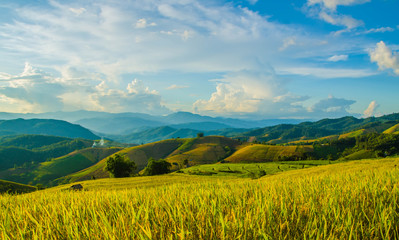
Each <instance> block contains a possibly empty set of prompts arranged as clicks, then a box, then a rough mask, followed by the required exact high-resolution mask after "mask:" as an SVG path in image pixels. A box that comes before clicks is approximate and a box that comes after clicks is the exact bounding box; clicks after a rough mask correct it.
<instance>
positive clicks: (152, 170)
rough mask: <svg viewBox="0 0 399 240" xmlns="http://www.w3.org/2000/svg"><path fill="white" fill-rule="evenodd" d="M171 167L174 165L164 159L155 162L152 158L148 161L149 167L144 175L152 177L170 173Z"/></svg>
mask: <svg viewBox="0 0 399 240" xmlns="http://www.w3.org/2000/svg"><path fill="white" fill-rule="evenodd" d="M171 167H172V164H170V162H168V161H166V160H164V159H159V160H155V159H154V158H150V159H148V164H147V167H146V168H145V169H144V175H146V176H152V175H160V174H165V173H169V172H170V168H171Z"/></svg>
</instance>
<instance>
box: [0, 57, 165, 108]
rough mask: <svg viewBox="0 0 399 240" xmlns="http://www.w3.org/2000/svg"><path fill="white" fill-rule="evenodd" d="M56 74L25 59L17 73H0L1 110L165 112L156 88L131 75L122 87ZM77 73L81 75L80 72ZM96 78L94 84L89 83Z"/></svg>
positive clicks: (98, 80) (71, 72)
mask: <svg viewBox="0 0 399 240" xmlns="http://www.w3.org/2000/svg"><path fill="white" fill-rule="evenodd" d="M64 72H65V73H66V74H65V76H63V77H59V78H56V77H54V76H52V75H50V74H48V73H45V72H43V71H39V70H37V69H35V68H33V67H32V66H31V65H30V64H29V63H26V64H25V69H24V71H23V72H22V73H21V74H18V75H15V76H12V75H9V74H1V75H0V84H1V85H0V103H1V106H2V109H3V111H9V112H25V113H26V112H31V113H38V112H49V111H60V110H64V111H73V110H79V109H85V110H93V111H108V112H140V113H154V112H158V113H159V114H166V113H169V112H170V110H169V109H167V108H166V107H165V106H164V104H163V103H162V98H161V96H160V95H159V94H158V92H157V91H154V90H150V89H149V88H148V87H145V85H144V83H143V82H142V81H140V80H137V79H134V80H133V81H132V82H130V83H129V84H128V85H127V87H126V89H124V90H119V89H114V88H111V87H109V86H107V84H106V83H105V82H104V81H102V80H101V79H99V78H97V79H84V78H73V77H74V74H73V71H68V70H65V71H64ZM80 76H81V75H80ZM93 82H97V83H98V84H97V85H94V86H93V85H92V83H93Z"/></svg>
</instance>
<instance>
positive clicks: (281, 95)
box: [0, 0, 399, 119]
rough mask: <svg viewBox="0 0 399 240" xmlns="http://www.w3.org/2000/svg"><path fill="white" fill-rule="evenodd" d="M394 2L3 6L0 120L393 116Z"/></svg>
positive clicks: (398, 26)
mask: <svg viewBox="0 0 399 240" xmlns="http://www.w3.org/2000/svg"><path fill="white" fill-rule="evenodd" d="M398 10H399V0H295V1H287V0H281V1H271V0H241V1H238V0H237V1H223V0H212V1H210V0H146V1H138V0H137V1H135V0H107V1H105V0H84V1H83V0H81V1H77V0H70V1H60V0H58V1H57V0H37V1H28V0H0V112H19V113H41V112H54V111H76V110H89V111H105V112H115V113H117V112H139V113H148V114H153V115H165V114H170V113H173V112H176V111H187V112H193V113H196V114H201V115H208V116H222V117H236V118H251V119H272V118H273V119H277V118H283V119H284V118H298V119H320V118H327V117H328V118H336V117H342V116H347V115H353V116H357V117H370V116H380V115H384V114H390V113H394V112H399V104H398V100H399V95H398V90H399V17H398V15H397V11H398Z"/></svg>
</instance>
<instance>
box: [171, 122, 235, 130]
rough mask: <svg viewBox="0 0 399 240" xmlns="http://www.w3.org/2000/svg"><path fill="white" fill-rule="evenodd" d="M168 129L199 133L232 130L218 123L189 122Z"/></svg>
mask: <svg viewBox="0 0 399 240" xmlns="http://www.w3.org/2000/svg"><path fill="white" fill-rule="evenodd" d="M168 127H172V128H175V129H192V130H198V131H211V130H218V129H226V128H232V127H231V126H230V125H227V124H224V123H218V122H188V123H180V124H173V125H168Z"/></svg>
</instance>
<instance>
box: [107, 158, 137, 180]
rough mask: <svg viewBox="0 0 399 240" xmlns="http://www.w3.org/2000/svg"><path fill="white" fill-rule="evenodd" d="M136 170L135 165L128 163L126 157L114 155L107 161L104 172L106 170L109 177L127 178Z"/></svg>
mask: <svg viewBox="0 0 399 240" xmlns="http://www.w3.org/2000/svg"><path fill="white" fill-rule="evenodd" d="M136 168H137V166H136V164H135V163H134V162H133V161H130V159H129V158H128V157H126V156H124V155H120V154H115V155H114V156H111V157H109V158H108V159H107V166H106V167H105V170H107V171H108V172H109V173H110V175H111V176H113V177H116V178H120V177H129V176H130V175H131V174H132V173H133V172H134V170H136Z"/></svg>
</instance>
